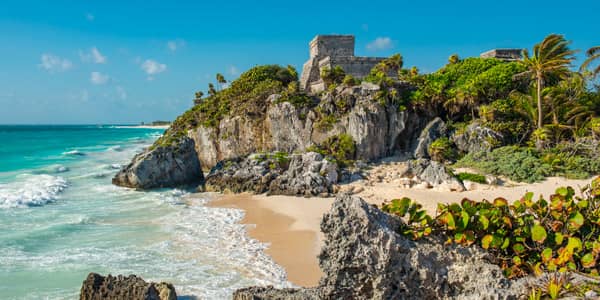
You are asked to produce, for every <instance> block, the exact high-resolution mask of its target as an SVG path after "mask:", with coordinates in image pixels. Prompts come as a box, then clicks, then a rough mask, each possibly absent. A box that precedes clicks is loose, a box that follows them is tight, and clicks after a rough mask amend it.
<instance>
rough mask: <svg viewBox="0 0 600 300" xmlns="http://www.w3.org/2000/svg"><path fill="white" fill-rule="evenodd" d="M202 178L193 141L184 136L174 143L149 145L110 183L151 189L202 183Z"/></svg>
mask: <svg viewBox="0 0 600 300" xmlns="http://www.w3.org/2000/svg"><path fill="white" fill-rule="evenodd" d="M203 179H204V177H203V174H202V168H201V166H200V162H199V161H198V156H197V155H196V151H195V150H194V141H193V140H192V139H189V138H185V137H184V138H182V139H180V140H179V141H178V142H177V143H175V144H173V145H165V146H161V147H151V148H148V149H146V150H144V152H142V153H139V154H137V155H136V156H134V157H133V160H132V162H131V163H130V164H129V165H127V166H126V167H124V168H123V169H121V170H120V171H119V172H118V173H117V175H115V177H114V178H113V179H112V182H113V184H115V185H119V186H124V187H132V188H141V189H150V188H159V187H175V186H179V185H185V184H193V183H202V181H203Z"/></svg>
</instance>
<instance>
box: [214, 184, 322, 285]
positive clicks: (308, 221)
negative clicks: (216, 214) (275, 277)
mask: <svg viewBox="0 0 600 300" xmlns="http://www.w3.org/2000/svg"><path fill="white" fill-rule="evenodd" d="M331 203H333V198H304V197H291V196H268V197H267V196H266V195H252V194H248V193H242V194H223V195H218V196H216V197H215V198H214V199H213V200H211V201H210V202H209V203H207V204H206V205H207V206H208V207H222V208H237V209H242V210H244V212H245V213H244V218H243V219H242V221H241V223H242V224H245V225H247V227H246V229H247V233H248V235H249V236H250V237H252V238H254V239H257V240H259V241H260V242H262V243H267V244H268V248H267V249H265V253H266V254H267V255H269V256H271V258H273V260H274V261H275V262H276V263H277V264H279V265H280V266H282V267H283V268H284V269H285V271H286V273H287V277H288V281H290V282H291V283H293V284H294V285H297V286H302V287H312V286H317V285H318V282H319V279H320V278H321V276H322V275H323V273H322V271H321V269H320V268H319V265H318V259H317V256H318V254H319V251H320V249H321V244H322V242H323V235H322V233H321V231H320V229H319V228H320V227H319V226H320V222H321V217H322V213H324V212H326V211H327V210H329V207H330V206H331ZM321 212H322V213H321Z"/></svg>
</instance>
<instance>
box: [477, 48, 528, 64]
mask: <svg viewBox="0 0 600 300" xmlns="http://www.w3.org/2000/svg"><path fill="white" fill-rule="evenodd" d="M522 52H523V50H522V49H492V50H490V51H487V52H483V53H481V54H480V55H479V57H481V58H497V59H501V60H504V61H515V60H521V58H522V57H521V53H522Z"/></svg>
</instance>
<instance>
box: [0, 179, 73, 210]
mask: <svg viewBox="0 0 600 300" xmlns="http://www.w3.org/2000/svg"><path fill="white" fill-rule="evenodd" d="M67 185H68V184H67V181H66V180H65V179H64V178H62V177H58V176H51V175H46V174H40V175H29V174H25V175H20V176H19V177H17V180H16V181H14V182H11V183H8V184H2V185H0V208H15V207H30V206H41V205H44V204H47V203H50V202H53V201H55V200H56V199H57V197H58V195H59V194H60V193H61V192H62V191H63V190H64V189H65V188H67Z"/></svg>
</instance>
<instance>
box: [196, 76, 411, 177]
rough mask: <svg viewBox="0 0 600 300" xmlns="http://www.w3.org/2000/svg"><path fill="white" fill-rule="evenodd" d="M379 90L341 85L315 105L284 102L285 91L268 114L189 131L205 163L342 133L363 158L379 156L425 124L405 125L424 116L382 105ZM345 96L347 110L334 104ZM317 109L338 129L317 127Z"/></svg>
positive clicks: (300, 146)
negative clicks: (300, 105) (400, 137)
mask: <svg viewBox="0 0 600 300" xmlns="http://www.w3.org/2000/svg"><path fill="white" fill-rule="evenodd" d="M406 88H408V87H406ZM378 91H379V87H378V86H377V85H373V84H362V85H359V86H353V87H346V86H344V87H338V89H337V90H336V91H334V92H333V93H325V94H324V95H322V96H321V98H320V99H317V98H315V101H316V103H318V105H317V106H316V107H312V108H309V107H296V106H294V105H293V104H291V103H289V102H281V101H279V99H280V95H271V96H270V97H269V98H268V99H266V100H265V101H266V103H267V108H266V112H265V113H264V115H261V116H256V115H252V116H250V115H238V116H227V117H225V118H223V119H222V120H220V122H219V125H218V126H217V127H216V128H208V127H204V126H201V125H200V126H199V127H197V128H196V129H193V130H190V131H189V132H188V133H187V134H188V136H189V137H190V138H192V139H193V140H194V141H195V148H196V152H197V154H198V158H199V160H200V162H201V163H202V166H204V167H205V168H211V167H213V166H215V165H216V164H217V162H219V161H221V160H228V159H233V158H236V157H245V156H247V155H249V154H251V153H255V152H259V151H267V152H275V151H283V152H287V153H292V152H302V151H304V150H305V149H306V148H307V147H309V146H311V145H315V144H319V143H321V142H323V141H324V140H326V139H327V138H328V137H331V136H335V135H339V134H342V133H345V134H348V135H350V136H352V138H353V140H354V141H355V143H356V158H357V159H363V160H374V159H378V158H381V157H385V156H388V155H391V154H393V153H394V152H395V151H397V150H399V136H400V135H401V133H404V136H412V135H413V134H412V131H420V128H421V127H415V126H411V127H407V126H405V125H406V123H407V121H408V120H409V119H411V118H420V116H419V115H418V114H417V113H414V112H408V111H401V110H399V109H398V107H397V106H395V105H393V104H391V103H387V104H386V105H381V103H379V101H377V99H376V95H377V93H378ZM340 101H341V102H343V103H346V107H345V108H343V111H342V108H340V107H338V106H336V105H334V104H335V103H337V102H340ZM317 111H320V112H326V113H327V114H328V115H335V116H337V120H336V123H335V124H334V126H333V128H332V129H330V130H318V129H316V128H315V126H314V125H315V122H317V121H318V118H319V116H320V114H319V113H317ZM413 123H415V124H417V123H419V122H413ZM407 131H409V132H411V133H407Z"/></svg>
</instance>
